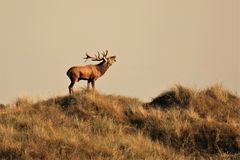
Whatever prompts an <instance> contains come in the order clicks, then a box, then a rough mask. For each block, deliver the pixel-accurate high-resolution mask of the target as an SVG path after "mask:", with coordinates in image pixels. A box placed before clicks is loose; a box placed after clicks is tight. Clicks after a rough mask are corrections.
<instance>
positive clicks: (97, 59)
mask: <svg viewBox="0 0 240 160" xmlns="http://www.w3.org/2000/svg"><path fill="white" fill-rule="evenodd" d="M89 58H91V60H92V61H101V60H103V57H102V58H101V57H100V53H99V52H98V55H96V54H95V57H92V56H89V54H87V53H86V57H85V58H83V59H85V62H86V61H87V60H88V59H89Z"/></svg>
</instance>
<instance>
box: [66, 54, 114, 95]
mask: <svg viewBox="0 0 240 160" xmlns="http://www.w3.org/2000/svg"><path fill="white" fill-rule="evenodd" d="M107 53H108V51H106V53H105V54H103V57H102V58H100V55H99V54H98V57H97V56H96V57H95V58H93V57H91V56H89V55H88V54H86V55H87V57H86V58H85V59H86V60H87V59H88V58H91V59H92V60H93V61H102V62H101V63H99V64H96V65H85V66H74V67H71V68H70V69H69V70H68V71H67V76H68V77H69V79H70V80H71V83H70V85H69V87H68V88H69V93H70V95H72V94H73V86H74V84H75V83H76V82H78V81H80V80H87V88H88V89H89V88H90V86H89V85H90V83H91V84H92V88H93V89H95V81H96V80H97V79H98V78H99V77H101V76H102V75H103V74H104V73H105V72H106V71H107V70H108V68H109V67H110V66H111V65H112V64H113V63H114V62H116V56H112V57H107Z"/></svg>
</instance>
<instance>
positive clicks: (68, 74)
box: [67, 69, 70, 77]
mask: <svg viewBox="0 0 240 160" xmlns="http://www.w3.org/2000/svg"><path fill="white" fill-rule="evenodd" d="M67 76H68V77H69V76H70V69H69V70H68V71H67Z"/></svg>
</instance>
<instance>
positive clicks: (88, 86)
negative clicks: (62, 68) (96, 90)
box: [87, 80, 91, 90]
mask: <svg viewBox="0 0 240 160" xmlns="http://www.w3.org/2000/svg"><path fill="white" fill-rule="evenodd" d="M90 82H91V81H89V80H88V81H87V90H89V89H90Z"/></svg>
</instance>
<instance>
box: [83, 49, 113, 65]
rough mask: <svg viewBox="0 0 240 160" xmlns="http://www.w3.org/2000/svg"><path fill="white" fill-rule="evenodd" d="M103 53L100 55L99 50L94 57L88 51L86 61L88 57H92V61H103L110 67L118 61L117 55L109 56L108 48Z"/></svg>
mask: <svg viewBox="0 0 240 160" xmlns="http://www.w3.org/2000/svg"><path fill="white" fill-rule="evenodd" d="M101 54H102V56H101V55H100V53H99V51H98V52H97V54H95V57H92V56H90V55H89V54H87V53H86V57H85V58H84V59H85V62H86V61H87V60H88V59H91V60H92V61H102V62H101V63H102V64H106V65H107V66H108V67H110V66H111V65H112V64H113V63H115V62H116V56H111V57H107V55H108V50H106V51H105V52H102V53H101Z"/></svg>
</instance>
